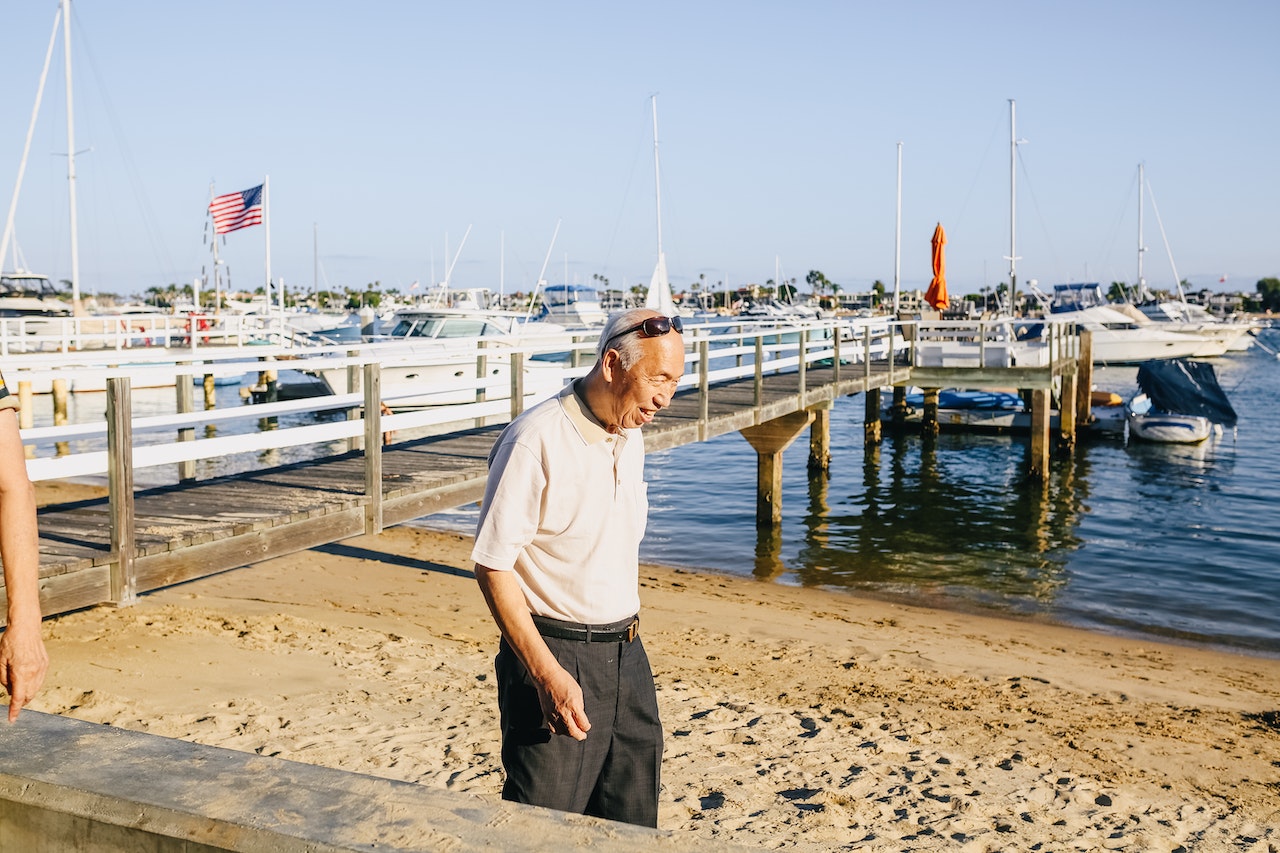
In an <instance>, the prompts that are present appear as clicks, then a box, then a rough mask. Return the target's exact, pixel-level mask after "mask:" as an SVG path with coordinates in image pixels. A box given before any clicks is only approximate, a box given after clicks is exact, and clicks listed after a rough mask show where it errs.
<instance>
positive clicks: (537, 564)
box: [471, 383, 649, 625]
mask: <svg viewBox="0 0 1280 853" xmlns="http://www.w3.org/2000/svg"><path fill="white" fill-rule="evenodd" d="M647 492H648V484H647V483H645V482H644V440H643V439H642V438H641V435H640V430H638V429H629V430H624V431H623V433H622V434H621V435H615V434H612V433H609V432H608V431H607V430H605V428H604V427H603V426H602V425H601V424H600V422H599V421H597V420H596V419H595V417H594V416H592V415H591V414H590V412H589V411H586V410H584V407H583V405H582V403H581V401H580V400H579V398H578V397H577V395H576V394H575V393H574V391H573V383H570V384H569V385H567V386H566V387H565V389H564V390H563V391H561V392H560V394H559V395H557V396H555V397H553V398H551V399H550V400H545V401H543V402H542V403H539V404H538V405H536V406H534V407H533V408H531V409H529V410H528V411H526V412H525V413H524V414H522V415H520V416H519V417H518V418H516V419H515V420H514V421H512V422H511V423H510V424H509V425H508V426H507V428H506V429H505V430H503V432H502V435H501V436H499V438H498V442H497V444H495V445H494V447H493V450H492V451H491V452H490V454H489V479H488V482H487V483H486V484H485V493H484V503H483V504H482V505H481V508H480V520H479V523H478V524H477V527H476V542H475V547H474V549H473V550H472V552H471V558H472V560H474V561H475V562H476V563H477V564H479V565H481V566H484V567H486V568H489V569H493V570H495V571H514V572H515V573H516V575H517V577H518V578H519V580H520V586H521V588H522V589H523V590H524V595H525V599H526V600H527V601H528V603H529V609H530V611H531V612H533V613H534V614H535V615H538V616H548V617H551V618H553V619H562V620H565V621H568V622H580V623H584V624H591V625H600V624H607V623H610V622H617V621H619V620H622V619H626V618H627V617H628V616H632V615H634V614H635V613H637V612H639V610H640V593H639V554H640V539H641V538H642V537H643V536H644V529H645V524H646V521H647V519H648V515H649V500H648V496H647Z"/></svg>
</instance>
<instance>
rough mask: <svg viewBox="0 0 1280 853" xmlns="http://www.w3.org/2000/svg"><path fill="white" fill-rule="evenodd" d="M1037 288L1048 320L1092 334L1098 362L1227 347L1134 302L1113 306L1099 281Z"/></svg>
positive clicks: (1207, 353)
mask: <svg viewBox="0 0 1280 853" xmlns="http://www.w3.org/2000/svg"><path fill="white" fill-rule="evenodd" d="M1033 292H1034V293H1035V295H1036V297H1037V298H1038V299H1039V300H1040V303H1041V307H1042V308H1043V309H1044V313H1045V320H1046V321H1047V322H1051V323H1074V324H1076V325H1078V326H1080V327H1081V328H1082V329H1085V330H1087V331H1089V332H1091V333H1092V334H1093V360H1094V363H1096V364H1136V363H1138V362H1142V361H1150V360H1152V359H1163V358H1192V357H1199V358H1208V357H1212V356H1217V355H1222V354H1223V353H1225V352H1226V351H1227V346H1226V344H1225V343H1222V342H1220V341H1218V340H1215V339H1213V338H1210V337H1205V336H1203V335H1199V334H1196V333H1194V332H1190V331H1183V330H1180V329H1174V328H1166V327H1165V325H1164V324H1160V323H1153V322H1152V321H1151V320H1150V319H1149V318H1147V317H1146V316H1144V315H1143V314H1142V313H1141V312H1139V311H1137V310H1136V309H1134V308H1133V307H1132V306H1119V305H1111V304H1109V303H1108V302H1107V299H1106V297H1105V296H1104V295H1103V293H1102V285H1100V284H1099V283H1098V282H1072V283H1069V284H1055V285H1054V286H1053V296H1052V298H1049V297H1046V296H1045V295H1044V294H1043V293H1041V292H1040V291H1038V290H1033ZM1125 308H1128V309H1129V310H1128V311H1126V310H1124V309H1125Z"/></svg>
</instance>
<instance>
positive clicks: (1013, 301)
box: [1009, 98, 1018, 314]
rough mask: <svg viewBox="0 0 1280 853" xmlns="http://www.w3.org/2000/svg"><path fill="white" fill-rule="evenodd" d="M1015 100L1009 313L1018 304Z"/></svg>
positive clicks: (1011, 145)
mask: <svg viewBox="0 0 1280 853" xmlns="http://www.w3.org/2000/svg"><path fill="white" fill-rule="evenodd" d="M1014 109H1015V105H1014V100H1013V98H1010V99H1009V313H1010V314H1016V312H1017V307H1016V306H1017V304H1018V272H1017V269H1018V252H1017V244H1018V230H1017V224H1018V217H1017V203H1018V192H1017V181H1018V134H1017V132H1016V131H1015V129H1014V127H1015V124H1014Z"/></svg>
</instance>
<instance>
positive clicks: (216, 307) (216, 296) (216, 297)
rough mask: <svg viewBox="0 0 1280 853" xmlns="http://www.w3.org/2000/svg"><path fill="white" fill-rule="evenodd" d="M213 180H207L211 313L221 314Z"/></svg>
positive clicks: (220, 275) (220, 280)
mask: <svg viewBox="0 0 1280 853" xmlns="http://www.w3.org/2000/svg"><path fill="white" fill-rule="evenodd" d="M213 199H214V195H213V181H210V182H209V230H210V231H211V232H212V234H211V236H212V238H213V313H214V314H217V315H221V314H222V272H221V270H219V269H218V223H216V222H214V220H213Z"/></svg>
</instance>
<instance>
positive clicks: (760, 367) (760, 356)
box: [755, 328, 764, 409]
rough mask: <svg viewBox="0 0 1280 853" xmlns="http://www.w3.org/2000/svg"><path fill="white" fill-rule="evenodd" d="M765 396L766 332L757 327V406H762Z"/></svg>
mask: <svg viewBox="0 0 1280 853" xmlns="http://www.w3.org/2000/svg"><path fill="white" fill-rule="evenodd" d="M763 398H764V333H763V332H761V331H760V330H759V329H758V328H757V329H756V382H755V406H756V408H757V409H758V408H760V402H761V401H762V400H763Z"/></svg>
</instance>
